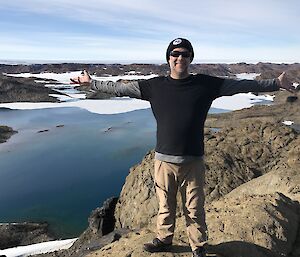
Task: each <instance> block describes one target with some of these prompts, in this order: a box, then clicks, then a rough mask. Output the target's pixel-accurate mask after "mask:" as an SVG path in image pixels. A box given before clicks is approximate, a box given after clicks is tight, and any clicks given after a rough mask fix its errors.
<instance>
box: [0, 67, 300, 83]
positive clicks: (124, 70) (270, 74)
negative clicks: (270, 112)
mask: <svg viewBox="0 0 300 257" xmlns="http://www.w3.org/2000/svg"><path fill="white" fill-rule="evenodd" d="M84 69H85V70H88V71H89V72H90V73H92V74H95V75H97V76H111V75H112V76H116V75H126V74H129V73H130V72H135V73H136V74H141V75H149V74H157V75H167V74H168V73H169V67H168V65H167V64H166V63H165V64H83V63H59V64H31V65H21V64H20V65H7V64H0V73H25V72H29V73H42V72H54V73H64V72H68V71H76V70H78V71H81V70H84ZM283 71H286V72H287V75H288V76H290V77H291V78H293V79H294V81H295V82H297V83H299V82H300V64H299V63H294V64H275V63H257V64H248V63H236V64H202V63H201V64H191V66H190V72H192V73H204V74H209V75H215V76H229V77H232V76H233V77H234V76H235V75H234V74H237V73H260V74H261V78H274V77H277V76H278V75H279V74H280V73H281V72H283Z"/></svg>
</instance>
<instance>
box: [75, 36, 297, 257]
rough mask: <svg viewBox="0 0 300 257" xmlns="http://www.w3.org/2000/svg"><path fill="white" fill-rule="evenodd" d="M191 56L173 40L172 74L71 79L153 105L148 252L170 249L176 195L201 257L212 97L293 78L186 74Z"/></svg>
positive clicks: (285, 84)
mask: <svg viewBox="0 0 300 257" xmlns="http://www.w3.org/2000/svg"><path fill="white" fill-rule="evenodd" d="M193 58H194V51H193V47H192V45H191V43H190V42H189V41H188V40H187V39H184V38H177V39H175V40H173V41H172V42H171V43H170V44H169V46H168V48H167V51H166V59H167V62H168V63H169V66H170V71H171V72H170V75H169V76H166V77H155V78H152V79H149V80H144V81H139V82H131V83H128V84H122V83H115V82H111V81H110V82H105V81H95V80H91V78H90V76H89V75H88V73H87V72H84V74H83V76H81V77H78V78H74V79H72V81H73V82H74V83H80V84H91V86H92V89H93V90H101V91H102V92H106V93H113V94H115V95H116V96H130V97H134V98H139V99H143V100H147V101H149V102H150V103H151V108H152V111H153V114H154V116H155V118H156V121H157V144H156V148H155V171H154V180H155V186H156V193H157V198H158V203H159V212H158V216H157V236H156V238H155V239H154V240H153V242H151V243H148V244H145V245H144V249H145V250H146V251H149V252H159V251H168V250H170V247H171V244H172V239H173V235H174V228H175V216H176V194H177V191H178V189H179V190H180V192H181V195H182V199H183V212H184V215H185V218H186V225H187V234H188V238H189V243H190V246H191V248H192V252H193V257H205V256H206V254H205V248H204V244H205V242H206V241H207V227H206V223H205V212H204V191H203V187H204V183H205V168H204V161H203V155H204V122H205V119H206V116H207V113H208V110H209V108H210V106H211V103H212V101H213V100H214V99H216V98H217V97H220V96H224V95H233V94H236V93H242V92H251V91H252V92H264V91H265V92H267V91H268V92H269V91H275V90H279V88H280V87H281V88H285V89H287V90H292V89H293V87H292V84H291V82H290V81H289V80H288V79H287V78H286V77H285V74H284V73H283V74H281V75H280V76H279V77H278V78H277V79H272V80H262V81H252V80H240V81H238V80H232V79H223V78H217V77H211V76H207V75H203V74H197V75H192V74H189V72H188V68H189V65H190V63H191V62H192V60H193Z"/></svg>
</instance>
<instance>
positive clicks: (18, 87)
mask: <svg viewBox="0 0 300 257" xmlns="http://www.w3.org/2000/svg"><path fill="white" fill-rule="evenodd" d="M49 94H60V93H59V92H57V91H54V90H52V89H50V88H47V87H45V86H44V85H43V84H42V83H36V82H34V80H33V79H29V78H14V77H9V76H4V75H0V103H10V102H58V100H57V99H56V98H55V97H52V96H49Z"/></svg>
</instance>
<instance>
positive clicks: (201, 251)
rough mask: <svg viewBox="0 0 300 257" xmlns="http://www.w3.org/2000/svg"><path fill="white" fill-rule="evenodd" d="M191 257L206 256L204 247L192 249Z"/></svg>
mask: <svg viewBox="0 0 300 257" xmlns="http://www.w3.org/2000/svg"><path fill="white" fill-rule="evenodd" d="M192 257H206V251H205V249H204V247H199V248H197V249H196V250H195V251H193V255H192Z"/></svg>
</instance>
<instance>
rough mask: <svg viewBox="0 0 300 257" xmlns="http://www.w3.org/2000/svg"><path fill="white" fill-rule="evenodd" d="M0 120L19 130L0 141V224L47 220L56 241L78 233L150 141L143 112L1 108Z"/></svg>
mask: <svg viewBox="0 0 300 257" xmlns="http://www.w3.org/2000/svg"><path fill="white" fill-rule="evenodd" d="M220 111H222V110H214V109H213V110H211V112H220ZM0 124H3V125H8V126H11V127H12V128H13V129H14V130H17V131H18V132H19V133H18V134H15V135H13V136H12V138H11V139H10V140H9V141H8V142H7V143H4V144H0V222H20V221H47V222H48V223H49V224H50V226H51V229H52V230H53V231H54V232H55V234H56V235H57V236H58V237H61V238H68V237H75V236H78V235H79V234H80V233H81V232H82V231H83V230H84V229H85V228H86V227H87V225H88V223H87V218H88V216H89V215H90V212H91V211H92V210H93V209H95V208H96V207H98V206H102V203H103V201H104V200H106V199H107V198H108V197H111V196H118V195H119V193H120V191H121V188H122V186H123V184H124V182H125V178H126V176H127V174H128V172H129V168H130V167H132V166H133V165H135V164H137V163H139V162H140V161H141V159H142V158H143V156H144V155H145V154H146V153H147V152H148V151H149V150H151V149H153V148H154V146H155V133H156V132H155V130H156V122H155V120H154V118H153V116H152V113H151V110H150V109H146V110H138V111H133V112H128V113H124V114H113V115H100V114H94V113H90V112H88V111H86V110H83V109H79V108H53V109H39V110H5V109H0ZM60 125H63V126H60ZM43 130H48V131H45V132H42V133H38V132H39V131H43Z"/></svg>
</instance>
